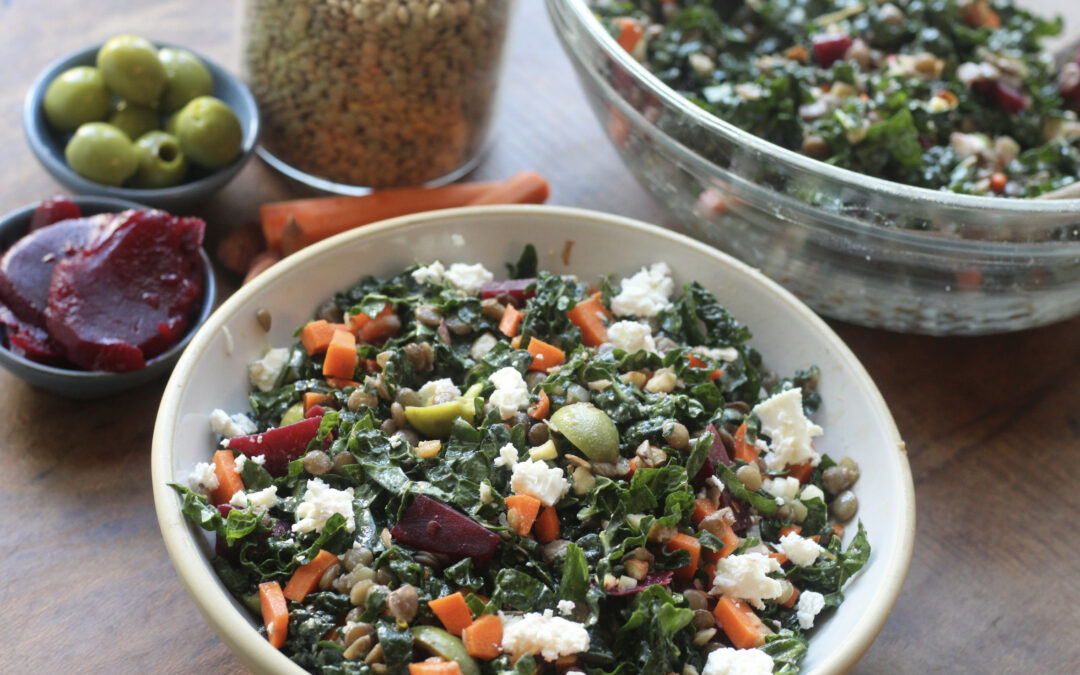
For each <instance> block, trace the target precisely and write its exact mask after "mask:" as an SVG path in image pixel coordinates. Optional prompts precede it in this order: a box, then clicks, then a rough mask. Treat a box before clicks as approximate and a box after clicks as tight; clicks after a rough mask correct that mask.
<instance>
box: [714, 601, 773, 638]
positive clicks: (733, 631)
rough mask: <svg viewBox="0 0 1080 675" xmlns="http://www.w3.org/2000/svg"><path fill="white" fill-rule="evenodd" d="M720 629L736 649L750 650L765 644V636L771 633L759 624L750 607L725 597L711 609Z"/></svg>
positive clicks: (759, 620)
mask: <svg viewBox="0 0 1080 675" xmlns="http://www.w3.org/2000/svg"><path fill="white" fill-rule="evenodd" d="M713 616H715V617H716V620H717V622H718V623H719V624H720V627H721V628H723V629H724V633H726V634H727V636H728V639H729V640H731V644H733V645H735V647H736V648H737V649H752V648H754V647H760V646H761V645H763V644H765V636H766V635H768V634H769V633H771V632H772V631H771V630H769V628H768V626H766V625H765V624H764V623H762V622H761V619H759V618H758V615H757V614H754V610H753V609H751V608H750V605H748V604H746V603H743V602H740V601H738V600H734V599H732V598H729V597H727V596H726V595H724V596H720V600H719V601H717V603H716V608H715V609H713Z"/></svg>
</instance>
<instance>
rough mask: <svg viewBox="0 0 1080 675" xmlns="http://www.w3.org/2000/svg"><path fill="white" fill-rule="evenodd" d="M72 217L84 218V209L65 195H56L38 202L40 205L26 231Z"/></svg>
mask: <svg viewBox="0 0 1080 675" xmlns="http://www.w3.org/2000/svg"><path fill="white" fill-rule="evenodd" d="M72 218H82V209H80V208H79V205H78V204H76V203H75V202H73V201H71V200H70V199H68V198H67V197H65V196H64V195H56V196H55V197H53V198H52V199H46V200H45V201H43V202H41V203H40V204H38V207H37V208H36V209H34V215H33V216H31V217H30V227H28V228H27V229H26V231H27V232H33V231H34V230H38V229H41V228H43V227H45V226H46V225H52V224H53V223H59V222H60V221H61V220H70V219H72Z"/></svg>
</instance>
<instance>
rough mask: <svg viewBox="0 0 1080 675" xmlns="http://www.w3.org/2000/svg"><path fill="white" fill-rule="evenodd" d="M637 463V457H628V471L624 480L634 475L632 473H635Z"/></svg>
mask: <svg viewBox="0 0 1080 675" xmlns="http://www.w3.org/2000/svg"><path fill="white" fill-rule="evenodd" d="M637 465H638V459H637V457H633V458H631V459H630V473H628V474H626V480H630V479H631V478H633V477H634V474H635V473H637Z"/></svg>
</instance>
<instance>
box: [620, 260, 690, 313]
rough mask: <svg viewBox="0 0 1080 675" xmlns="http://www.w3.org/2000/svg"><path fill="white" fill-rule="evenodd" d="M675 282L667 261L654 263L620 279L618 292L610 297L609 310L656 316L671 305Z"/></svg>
mask: <svg viewBox="0 0 1080 675" xmlns="http://www.w3.org/2000/svg"><path fill="white" fill-rule="evenodd" d="M674 291H675V282H674V281H672V280H671V268H670V267H668V266H667V263H662V262H659V263H656V264H655V265H653V266H652V267H643V268H641V270H640V271H639V272H638V273H637V274H635V275H633V276H631V277H628V278H626V279H623V280H622V284H621V290H620V291H619V294H618V295H616V296H615V297H614V298H612V299H611V311H612V312H614V313H615V315H616V316H640V317H650V316H656V315H657V314H659V313H660V310H663V309H666V308H668V307H670V306H671V300H670V298H671V295H672V293H673V292H674Z"/></svg>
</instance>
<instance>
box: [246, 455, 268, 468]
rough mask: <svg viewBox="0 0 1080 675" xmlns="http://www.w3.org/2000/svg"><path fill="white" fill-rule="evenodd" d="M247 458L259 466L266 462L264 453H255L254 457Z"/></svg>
mask: <svg viewBox="0 0 1080 675" xmlns="http://www.w3.org/2000/svg"><path fill="white" fill-rule="evenodd" d="M248 459H250V460H251V461H253V462H255V463H256V464H258V465H259V466H262V465H263V464H266V455H255V456H254V457H248Z"/></svg>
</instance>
